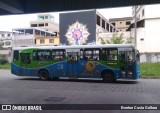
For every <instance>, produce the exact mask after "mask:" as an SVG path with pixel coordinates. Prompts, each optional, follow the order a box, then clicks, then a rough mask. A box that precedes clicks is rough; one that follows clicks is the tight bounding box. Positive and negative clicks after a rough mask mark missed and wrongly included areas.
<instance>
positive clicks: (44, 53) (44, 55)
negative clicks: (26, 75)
mask: <svg viewBox="0 0 160 113" xmlns="http://www.w3.org/2000/svg"><path fill="white" fill-rule="evenodd" d="M50 59H51V52H50V50H38V51H37V60H39V61H46V60H50Z"/></svg>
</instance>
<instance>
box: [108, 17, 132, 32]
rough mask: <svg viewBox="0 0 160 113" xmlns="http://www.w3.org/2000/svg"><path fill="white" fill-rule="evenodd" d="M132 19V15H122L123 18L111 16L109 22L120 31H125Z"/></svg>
mask: <svg viewBox="0 0 160 113" xmlns="http://www.w3.org/2000/svg"><path fill="white" fill-rule="evenodd" d="M131 21H132V17H124V18H111V19H109V22H110V23H111V24H112V25H114V26H115V27H116V29H117V30H118V31H120V32H125V31H127V29H128V27H129V26H130V24H131Z"/></svg>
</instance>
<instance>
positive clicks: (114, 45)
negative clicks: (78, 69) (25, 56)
mask: <svg viewBox="0 0 160 113" xmlns="http://www.w3.org/2000/svg"><path fill="white" fill-rule="evenodd" d="M134 47H135V45H134V44H104V45H72V46H30V47H14V48H12V50H25V49H32V48H34V49H81V48H134Z"/></svg>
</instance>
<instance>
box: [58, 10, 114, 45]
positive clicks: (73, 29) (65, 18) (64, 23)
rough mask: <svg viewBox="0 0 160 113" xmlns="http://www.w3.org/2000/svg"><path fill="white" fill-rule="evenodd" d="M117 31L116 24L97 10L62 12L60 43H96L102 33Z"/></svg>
mask: <svg viewBox="0 0 160 113" xmlns="http://www.w3.org/2000/svg"><path fill="white" fill-rule="evenodd" d="M115 31H116V28H115V26H114V25H112V24H110V23H109V21H108V20H107V19H106V18H105V17H103V16H102V15H101V14H100V13H99V12H97V11H96V10H85V11H74V12H69V13H61V14H60V43H61V44H62V45H87V44H89V45H92V44H96V43H97V40H98V37H99V34H100V33H107V32H115Z"/></svg>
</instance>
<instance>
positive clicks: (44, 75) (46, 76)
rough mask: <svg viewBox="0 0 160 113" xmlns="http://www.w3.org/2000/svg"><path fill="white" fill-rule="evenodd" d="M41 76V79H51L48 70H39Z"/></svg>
mask: <svg viewBox="0 0 160 113" xmlns="http://www.w3.org/2000/svg"><path fill="white" fill-rule="evenodd" d="M39 78H40V80H48V79H49V73H48V71H47V70H41V71H39Z"/></svg>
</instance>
